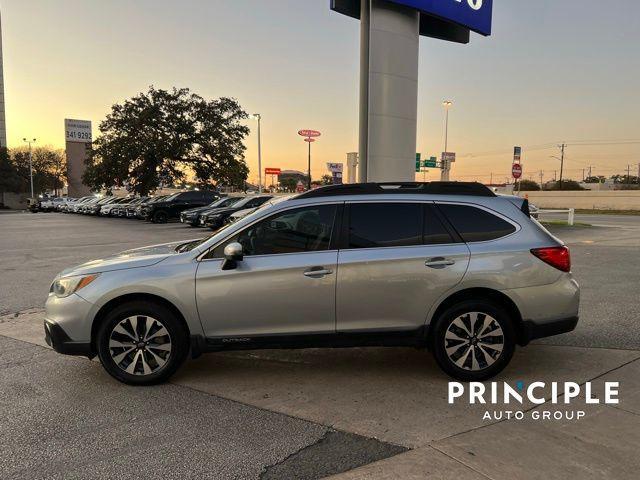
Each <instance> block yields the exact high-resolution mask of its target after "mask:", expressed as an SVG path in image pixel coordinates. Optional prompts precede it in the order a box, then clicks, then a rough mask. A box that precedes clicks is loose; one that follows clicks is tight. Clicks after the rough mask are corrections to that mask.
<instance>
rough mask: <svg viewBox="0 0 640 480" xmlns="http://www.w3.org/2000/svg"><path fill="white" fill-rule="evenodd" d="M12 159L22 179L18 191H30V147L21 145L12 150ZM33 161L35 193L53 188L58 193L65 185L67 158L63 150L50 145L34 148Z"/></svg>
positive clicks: (32, 152)
mask: <svg viewBox="0 0 640 480" xmlns="http://www.w3.org/2000/svg"><path fill="white" fill-rule="evenodd" d="M11 161H12V163H13V164H14V166H15V168H16V172H17V174H18V177H19V178H20V180H21V181H20V184H19V186H18V191H19V192H30V191H31V177H30V169H29V149H28V148H26V147H21V148H16V149H13V150H11ZM31 163H32V166H33V191H34V194H38V193H41V192H44V191H45V190H53V191H54V192H56V193H58V191H59V190H61V189H62V188H63V187H64V177H65V175H66V169H67V159H66V156H65V153H64V151H63V150H59V149H54V148H52V147H49V146H47V147H37V148H34V149H33V150H32V151H31Z"/></svg>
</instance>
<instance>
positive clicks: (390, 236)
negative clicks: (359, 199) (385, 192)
mask: <svg viewBox="0 0 640 480" xmlns="http://www.w3.org/2000/svg"><path fill="white" fill-rule="evenodd" d="M423 220H424V219H423V213H422V205H421V204H419V203H352V204H350V205H349V226H348V228H349V230H348V239H347V248H380V247H406V246H412V245H421V244H422V224H423Z"/></svg>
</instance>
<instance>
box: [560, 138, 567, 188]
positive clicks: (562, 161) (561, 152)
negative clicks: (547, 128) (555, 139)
mask: <svg viewBox="0 0 640 480" xmlns="http://www.w3.org/2000/svg"><path fill="white" fill-rule="evenodd" d="M565 147H566V145H565V144H564V143H563V144H562V145H560V190H562V171H563V169H564V149H565Z"/></svg>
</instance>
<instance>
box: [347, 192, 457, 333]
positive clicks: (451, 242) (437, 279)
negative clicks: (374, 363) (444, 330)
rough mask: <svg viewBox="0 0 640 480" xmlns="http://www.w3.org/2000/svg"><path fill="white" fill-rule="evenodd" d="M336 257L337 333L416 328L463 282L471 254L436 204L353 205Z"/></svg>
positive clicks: (349, 210)
mask: <svg viewBox="0 0 640 480" xmlns="http://www.w3.org/2000/svg"><path fill="white" fill-rule="evenodd" d="M344 224H345V228H344V237H346V238H345V239H344V240H343V245H342V246H343V247H344V248H341V249H340V251H339V256H338V280H337V282H338V283H337V289H336V290H337V293H336V319H337V320H336V321H337V330H338V331H339V332H349V331H353V332H356V331H366V330H414V329H418V328H420V327H422V326H423V325H424V324H425V321H426V317H427V314H428V312H429V309H430V308H431V306H432V305H433V304H434V302H436V301H437V300H438V299H439V298H440V297H441V296H442V295H443V294H444V293H445V292H446V291H447V290H449V289H451V288H452V287H454V286H455V285H456V284H457V283H458V282H460V280H461V279H462V277H463V276H464V274H465V272H466V269H467V266H468V264H469V249H468V247H467V245H466V244H464V243H462V241H461V240H459V239H456V238H455V232H453V231H452V230H450V227H449V226H447V225H446V224H445V223H444V222H443V221H442V218H441V216H440V214H439V213H438V212H437V211H436V210H435V208H434V207H433V205H432V204H430V203H427V202H424V203H418V202H401V201H400V202H356V201H354V202H349V203H348V204H347V205H346V207H345V214H344Z"/></svg>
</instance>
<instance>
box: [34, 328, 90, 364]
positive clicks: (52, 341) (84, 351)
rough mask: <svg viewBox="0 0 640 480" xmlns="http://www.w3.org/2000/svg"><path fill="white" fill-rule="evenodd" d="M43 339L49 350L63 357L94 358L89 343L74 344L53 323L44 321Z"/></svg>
mask: <svg viewBox="0 0 640 480" xmlns="http://www.w3.org/2000/svg"><path fill="white" fill-rule="evenodd" d="M44 339H45V341H46V342H47V345H49V346H50V347H51V348H53V349H54V350H55V351H56V352H58V353H62V354H63V355H80V356H84V357H88V358H93V357H95V353H94V352H93V350H92V348H91V343H90V342H74V341H73V340H71V338H69V335H67V333H66V332H65V331H64V329H63V328H62V327H61V326H60V325H58V324H57V323H55V322H52V321H49V320H45V321H44Z"/></svg>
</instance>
